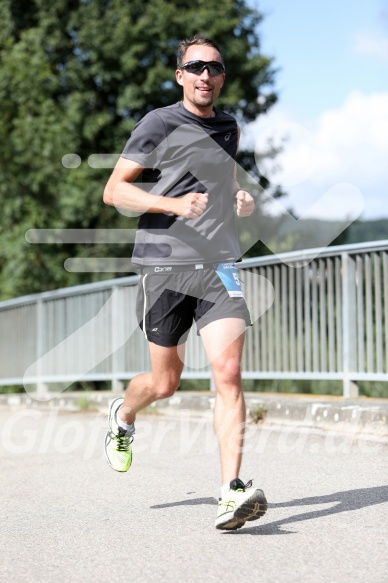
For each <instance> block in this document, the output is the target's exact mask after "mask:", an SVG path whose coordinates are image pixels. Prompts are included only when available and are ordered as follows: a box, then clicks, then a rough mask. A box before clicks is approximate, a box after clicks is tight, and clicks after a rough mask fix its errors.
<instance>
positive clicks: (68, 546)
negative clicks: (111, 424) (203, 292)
mask: <svg viewBox="0 0 388 583" xmlns="http://www.w3.org/2000/svg"><path fill="white" fill-rule="evenodd" d="M105 426H106V422H105V416H102V415H101V414H98V413H78V414H77V413H75V414H73V413H67V414H64V413H62V414H58V412H57V411H56V410H53V411H51V412H50V413H48V412H43V411H33V410H20V411H14V412H9V411H0V468H1V470H0V508H1V519H0V582H1V583H3V582H9V581H12V582H13V583H17V582H23V583H30V582H33V583H38V582H39V583H41V582H45V583H62V582H71V583H78V582H87V583H92V582H93V583H105V582H112V581H114V582H115V583H121V582H123V583H128V582H132V581H136V582H140V583H143V582H144V583H154V582H159V581H163V582H166V581H167V582H168V583H170V582H171V583H175V582H178V581H185V582H190V583H191V582H193V583H194V582H201V583H203V582H205V583H206V582H211V581H220V582H222V581H244V583H246V582H250V581H252V582H253V581H254V582H260V583H267V582H268V583H283V582H284V583H291V582H292V583H293V582H295V583H296V582H298V583H300V582H306V583H320V582H322V583H323V582H325V583H327V582H329V581H336V582H338V583H356V582H360V583H361V582H362V583H369V582H370V583H388V559H387V557H388V548H387V540H388V536H387V535H388V526H387V525H388V485H387V484H388V445H387V444H386V443H385V444H384V443H383V442H381V441H368V440H365V439H357V438H356V437H355V436H352V435H340V434H336V435H335V434H330V433H323V432H321V433H317V432H312V431H303V432H302V431H296V430H288V429H284V428H282V429H277V428H273V427H269V428H258V427H256V426H253V425H252V426H250V428H249V431H248V434H247V442H246V451H245V457H244V463H243V471H242V474H241V478H242V479H243V480H245V481H247V480H249V479H250V478H254V484H255V485H257V486H260V487H261V488H263V489H264V491H265V493H266V495H267V498H268V501H269V509H268V512H267V514H266V515H265V516H264V517H263V518H262V519H261V520H259V521H257V522H251V523H247V524H246V525H245V526H244V527H243V528H242V529H240V530H238V531H233V532H223V531H218V530H216V529H215V528H214V520H215V515H216V511H217V505H216V504H217V501H216V500H217V497H218V494H219V491H218V490H219V462H218V452H217V445H216V442H215V440H214V436H213V430H212V424H211V422H209V421H208V420H204V419H195V418H194V419H191V420H189V419H186V418H183V417H181V418H175V419H174V418H165V417H162V416H155V417H142V418H141V419H139V421H138V424H137V434H136V440H135V445H134V461H133V465H132V467H131V469H130V471H129V472H128V473H127V474H118V473H116V472H114V471H113V470H112V469H111V468H110V467H109V466H108V464H107V463H106V461H105V458H104V454H103V450H102V443H103V440H104V435H105Z"/></svg>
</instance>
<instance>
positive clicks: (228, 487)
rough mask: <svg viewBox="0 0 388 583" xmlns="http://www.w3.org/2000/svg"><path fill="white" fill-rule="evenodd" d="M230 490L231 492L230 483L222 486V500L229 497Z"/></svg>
mask: <svg viewBox="0 0 388 583" xmlns="http://www.w3.org/2000/svg"><path fill="white" fill-rule="evenodd" d="M229 490H230V482H228V483H227V484H222V486H221V498H224V497H225V496H227V494H228V492H229Z"/></svg>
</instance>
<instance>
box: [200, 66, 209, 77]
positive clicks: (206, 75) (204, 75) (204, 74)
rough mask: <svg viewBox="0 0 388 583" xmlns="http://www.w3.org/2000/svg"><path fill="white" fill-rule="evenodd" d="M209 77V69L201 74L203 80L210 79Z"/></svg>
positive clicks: (206, 68)
mask: <svg viewBox="0 0 388 583" xmlns="http://www.w3.org/2000/svg"><path fill="white" fill-rule="evenodd" d="M209 77H210V74H209V69H208V67H205V68H204V70H203V71H202V73H201V79H209Z"/></svg>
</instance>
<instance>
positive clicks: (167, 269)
mask: <svg viewBox="0 0 388 583" xmlns="http://www.w3.org/2000/svg"><path fill="white" fill-rule="evenodd" d="M154 271H155V273H160V272H161V271H162V272H164V271H172V267H155V269H154Z"/></svg>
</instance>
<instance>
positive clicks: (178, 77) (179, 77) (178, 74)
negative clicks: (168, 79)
mask: <svg viewBox="0 0 388 583" xmlns="http://www.w3.org/2000/svg"><path fill="white" fill-rule="evenodd" d="M175 79H176V82H177V83H178V85H182V86H183V73H182V70H181V69H177V70H176V71H175Z"/></svg>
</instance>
